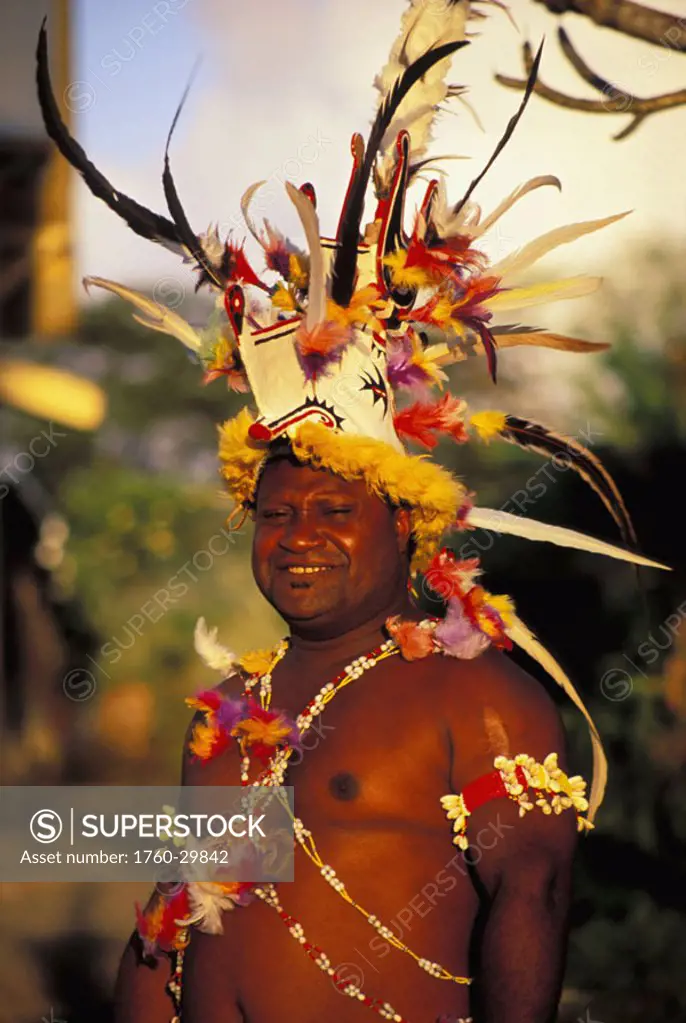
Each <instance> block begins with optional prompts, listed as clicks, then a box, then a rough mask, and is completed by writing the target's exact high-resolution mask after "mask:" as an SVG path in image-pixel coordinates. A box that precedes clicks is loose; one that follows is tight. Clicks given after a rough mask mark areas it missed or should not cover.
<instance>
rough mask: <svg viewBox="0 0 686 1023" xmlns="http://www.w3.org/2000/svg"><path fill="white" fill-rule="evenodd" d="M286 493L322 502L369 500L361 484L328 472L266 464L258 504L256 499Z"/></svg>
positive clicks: (280, 463)
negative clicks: (342, 497) (331, 498)
mask: <svg viewBox="0 0 686 1023" xmlns="http://www.w3.org/2000/svg"><path fill="white" fill-rule="evenodd" d="M286 492H288V493H295V494H299V495H305V494H306V495H308V496H312V497H322V498H324V497H326V496H327V495H329V496H333V495H337V496H340V495H341V494H345V495H347V496H349V497H356V498H364V497H369V498H371V497H372V496H373V495H371V494H370V493H369V491H368V489H367V486H366V484H365V482H364V480H345V479H343V477H342V476H337V475H336V474H335V473H334V472H331V470H330V469H324V468H314V467H313V466H311V465H302V464H297V465H296V464H293V462H291V461H290V460H289V459H287V458H278V459H275V460H274V461H271V462H268V463H267V465H266V466H265V468H264V471H263V473H262V479H261V480H260V487H259V491H258V500H259V498H260V497H264V496H267V495H268V496H269V497H274V496H275V495H276V494H278V493H286Z"/></svg>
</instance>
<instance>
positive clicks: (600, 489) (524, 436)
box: [500, 416, 638, 548]
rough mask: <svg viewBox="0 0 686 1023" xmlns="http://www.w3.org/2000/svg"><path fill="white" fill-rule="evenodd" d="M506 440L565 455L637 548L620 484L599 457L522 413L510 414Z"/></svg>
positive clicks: (502, 433) (504, 432)
mask: <svg viewBox="0 0 686 1023" xmlns="http://www.w3.org/2000/svg"><path fill="white" fill-rule="evenodd" d="M500 436H501V437H502V438H503V440H506V441H509V442H510V443H511V444H516V445H517V446H518V447H521V448H525V449H527V450H529V451H536V452H538V454H542V455H546V456H549V457H550V456H559V457H560V458H563V459H564V460H565V461H566V462H567V464H568V465H570V466H571V468H572V469H574V470H575V471H576V472H578V473H579V475H580V476H581V477H582V479H584V480H585V481H586V482H587V483H588V484H589V486H591V487H592V488H593V490H595V492H596V493H597V494H598V496H599V497H600V499H601V501H602V502H603V504H604V505H605V507H606V508H607V510H608V511H609V512H610V514H611V515H612V518H613V519H614V520H615V522H616V523H617V526H618V527H619V531H620V533H621V535H622V539H623V540H624V542H625V544H626V545H627V546H628V547H633V548H636V547H637V546H638V541H637V538H636V533H635V531H634V526H633V523H632V521H631V518H630V516H629V512H628V510H627V507H626V505H625V504H624V499H623V498H622V495H621V493H620V492H619V490H618V488H617V484H616V483H615V481H614V480H613V479H612V476H610V474H609V472H608V471H607V469H606V468H605V466H604V465H603V464H602V462H601V461H600V459H599V458H598V457H597V456H596V455H594V454H593V452H591V451H589V450H588V448H585V447H584V446H583V444H579V442H578V441H576V440H574V438H572V437H564V436H562V434H558V433H554V432H553V431H552V430H549V429H548V428H547V427H546V426H543V425H542V424H541V423H534V422H532V421H531V420H530V419H520V418H519V416H507V417H506V419H505V427H504V428H503V429H502V430H501V431H500Z"/></svg>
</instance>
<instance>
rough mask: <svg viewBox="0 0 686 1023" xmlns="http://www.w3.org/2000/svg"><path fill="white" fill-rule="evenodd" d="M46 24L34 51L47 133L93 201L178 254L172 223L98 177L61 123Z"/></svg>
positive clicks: (98, 174) (102, 177) (178, 247)
mask: <svg viewBox="0 0 686 1023" xmlns="http://www.w3.org/2000/svg"><path fill="white" fill-rule="evenodd" d="M46 23H47V18H44V19H43V23H42V25H41V29H40V33H39V35H38V46H37V49H36V85H37V88H38V102H39V104H40V109H41V113H42V115H43V123H44V125H45V130H46V132H47V133H48V135H49V136H50V138H51V139H52V140H53V142H54V143H55V145H56V146H57V148H58V149H59V151H60V152H61V153H62V155H63V156H64V157H65V158H66V159H67V160H68V161H69V163H70V164H71V165H72V167H74V169H75V170H77V171H78V172H79V174H80V175H81V177H82V178H83V180H84V181H85V183H86V184H87V185H88V187H89V189H90V190H91V192H92V193H93V195H94V196H96V198H98V199H101V200H102V201H103V202H104V203H106V204H107V205H108V206H109V208H110V209H111V210H113V212H114V213H116V214H117V215H118V216H119V217H121V218H122V220H123V221H125V223H126V224H127V225H128V226H129V227H130V228H131V230H132V231H135V232H136V234H138V235H140V236H141V237H142V238H147V239H148V240H149V241H153V242H158V243H159V244H161V245H165V246H166V247H167V248H170V249H172V250H173V251H174V252H177V253H178V252H179V251H180V250H181V239H180V238H179V236H178V234H177V231H176V228H175V226H174V224H173V223H172V222H171V220H167V218H166V217H162V216H160V215H159V214H158V213H153V212H152V210H149V209H148V208H147V207H146V206H141V204H140V203H137V202H136V201H135V199H131V198H130V197H129V196H128V195H124V193H123V192H119V191H117V189H116V188H114V186H113V185H112V184H111V183H110V182H109V181H108V180H107V178H106V177H105V176H104V174H101V173H100V171H99V170H98V169H97V167H95V166H94V165H93V164H92V163H91V162H90V160H89V159H88V157H87V156H86V153H85V152H84V150H83V149H82V147H81V146H80V145H79V143H78V142H77V141H76V139H74V138H73V137H72V136H71V134H70V133H69V129H68V128H67V126H66V124H65V123H64V121H63V120H62V115H61V114H60V109H59V106H58V105H57V101H56V99H55V95H54V92H53V88H52V82H51V80H50V70H49V60H48V35H47V30H46Z"/></svg>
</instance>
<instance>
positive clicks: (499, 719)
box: [446, 651, 577, 893]
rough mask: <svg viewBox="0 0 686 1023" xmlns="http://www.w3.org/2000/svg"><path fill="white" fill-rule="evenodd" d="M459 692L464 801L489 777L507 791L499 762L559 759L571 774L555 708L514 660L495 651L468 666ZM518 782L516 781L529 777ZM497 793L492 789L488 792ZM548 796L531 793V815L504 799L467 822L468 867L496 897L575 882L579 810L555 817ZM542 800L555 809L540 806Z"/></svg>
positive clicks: (455, 733) (458, 785) (456, 785)
mask: <svg viewBox="0 0 686 1023" xmlns="http://www.w3.org/2000/svg"><path fill="white" fill-rule="evenodd" d="M453 684H454V695H453V694H451V693H450V685H451V681H450V680H449V682H448V686H449V688H448V691H447V697H446V702H447V706H448V708H449V709H448V728H449V731H450V737H451V745H452V750H453V756H452V763H451V772H450V784H451V789H452V792H453V793H456V794H459V793H462V792H464V791H465V789H467V787H468V786H469V785H470V784H471V783H474V782H475V781H477V780H478V779H482V778H484V777H485V776H489V775H491V776H492V778H493V777H494V778H495V781H496V782H497V783H498V785H500V778H499V777H498V775H497V772H496V763H494V762H495V761H496V758H498V757H504V758H505V759H506V760H507V761H510V762H512V761H513V760H514V759H515V757H517V756H518V755H520V754H525V755H527V756H529V757H532V758H533V759H534V760H535V761H536V762H537V764H543V762H544V761H545V760H546V758H547V757H548V756H549V755H550V754H551V753H553V754H557V760H558V763H559V767H560V768H561V770H562V771H563V772H566V771H567V762H566V742H565V734H564V729H563V727H562V722H561V720H560V716H559V714H558V712H557V709H556V707H555V705H554V703H553V701H552V700H551V698H550V697H549V696H548V694H547V693H546V691H545V689H544V688H543V686H542V685H541V684H540V683H539V682H537V681H536V680H535V679H533V678H531V676H529V675H527V674H526V672H524V671H522V670H521V669H520V668H518V667H517V665H515V664H514V663H513V662H512V661H511V660H510V659H509V658H508V657H506V656H505V655H504V654H501V653H498V652H496V651H489V652H487V653H485V654H483V655H482V656H481V657H479V658H477V659H476V660H475V661H473V662H469V664H468V665H464V670H463V671H462V672H460V674H459V675H458V677H457V678H456V679H455V683H453ZM500 763H502V761H500ZM548 763H549V764H550V761H549V762H548ZM494 772H496V773H495V774H494ZM511 777H512V779H513V780H514V781H516V780H517V778H519V779H521V778H522V775H521V773H519V774H518V775H517V776H516V778H515V776H514V775H512V776H511ZM493 789H494V786H493V785H492V784H491V785H490V786H489V785H488V783H485V788H484V791H486V790H489V791H493ZM472 792H474V789H472ZM543 795H544V794H542V793H536V792H535V791H533V790H531V789H530V790H528V793H527V794H526V798H527V801H528V803H529V804H530V806H531V808H530V809H528V810H524V811H523V812H522V810H521V808H520V805H519V804H518V803H517V802H516V800H515V799H513V798H510V797H508V796H507V795H506V794H505V793H504V792H503V794H502V795H501V796H500V797H496V798H488V799H485V800H484V801H483V802H482V803H481V805H477V806H475V808H473V809H472V810H471V812H470V814H469V816H468V818H467V821H466V837H467V839H468V841H469V845H470V847H471V849H472V853H471V854H468V859H471V860H472V862H473V863H474V864H475V866H476V869H477V872H478V874H479V876H480V877H481V880H482V882H483V883H484V885H485V886H486V888H487V890H488V891H489V892H491V893H493V892H494V891H495V890H497V889H498V888H500V887H501V886H502V885H503V884H506V885H507V884H509V883H510V882H512V883H516V885H517V887H518V890H519V891H520V892H522V893H523V892H525V891H526V889H527V887H528V886H529V885H531V888H532V890H533V889H535V888H540V886H541V884H542V883H547V881H550V882H551V883H553V882H554V880H555V878H558V877H560V876H561V875H562V874H564V875H567V874H568V871H569V867H570V865H571V860H572V857H573V853H574V849H575V846H576V833H577V820H576V812H575V810H574V808H568V809H564V810H562V812H559V813H556V812H554V807H552V806H550V803H551V795H553V794H551V793H548V794H545V798H542V796H543ZM537 798H542V802H543V803H546V805H547V806H548V807H549V809H547V810H545V807H543V806H542V805H539V804H538V803H537V802H536V800H537ZM475 802H478V799H477V800H475ZM544 810H545V812H544ZM477 849H478V850H479V851H478V852H477V851H476V850H477Z"/></svg>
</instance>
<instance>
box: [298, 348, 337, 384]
mask: <svg viewBox="0 0 686 1023" xmlns="http://www.w3.org/2000/svg"><path fill="white" fill-rule="evenodd" d="M346 344H347V342H346ZM344 348H345V345H342V346H341V347H339V348H333V349H332V350H331V351H330V352H323V353H320V352H310V353H309V354H308V355H302V354H301V353H300V352H299V351H298V349H297V346H296V354H297V356H298V362H299V363H300V368H301V369H302V371H303V373H304V374H305V379H306V380H309V381H311V380H316V379H317V377H321V376H325V375H326V373H327V371H328V370H329V369H332V368H333V367H334V366H335V365H336V364H337V363H340V361H341V359H342V358H343V349H344Z"/></svg>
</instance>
